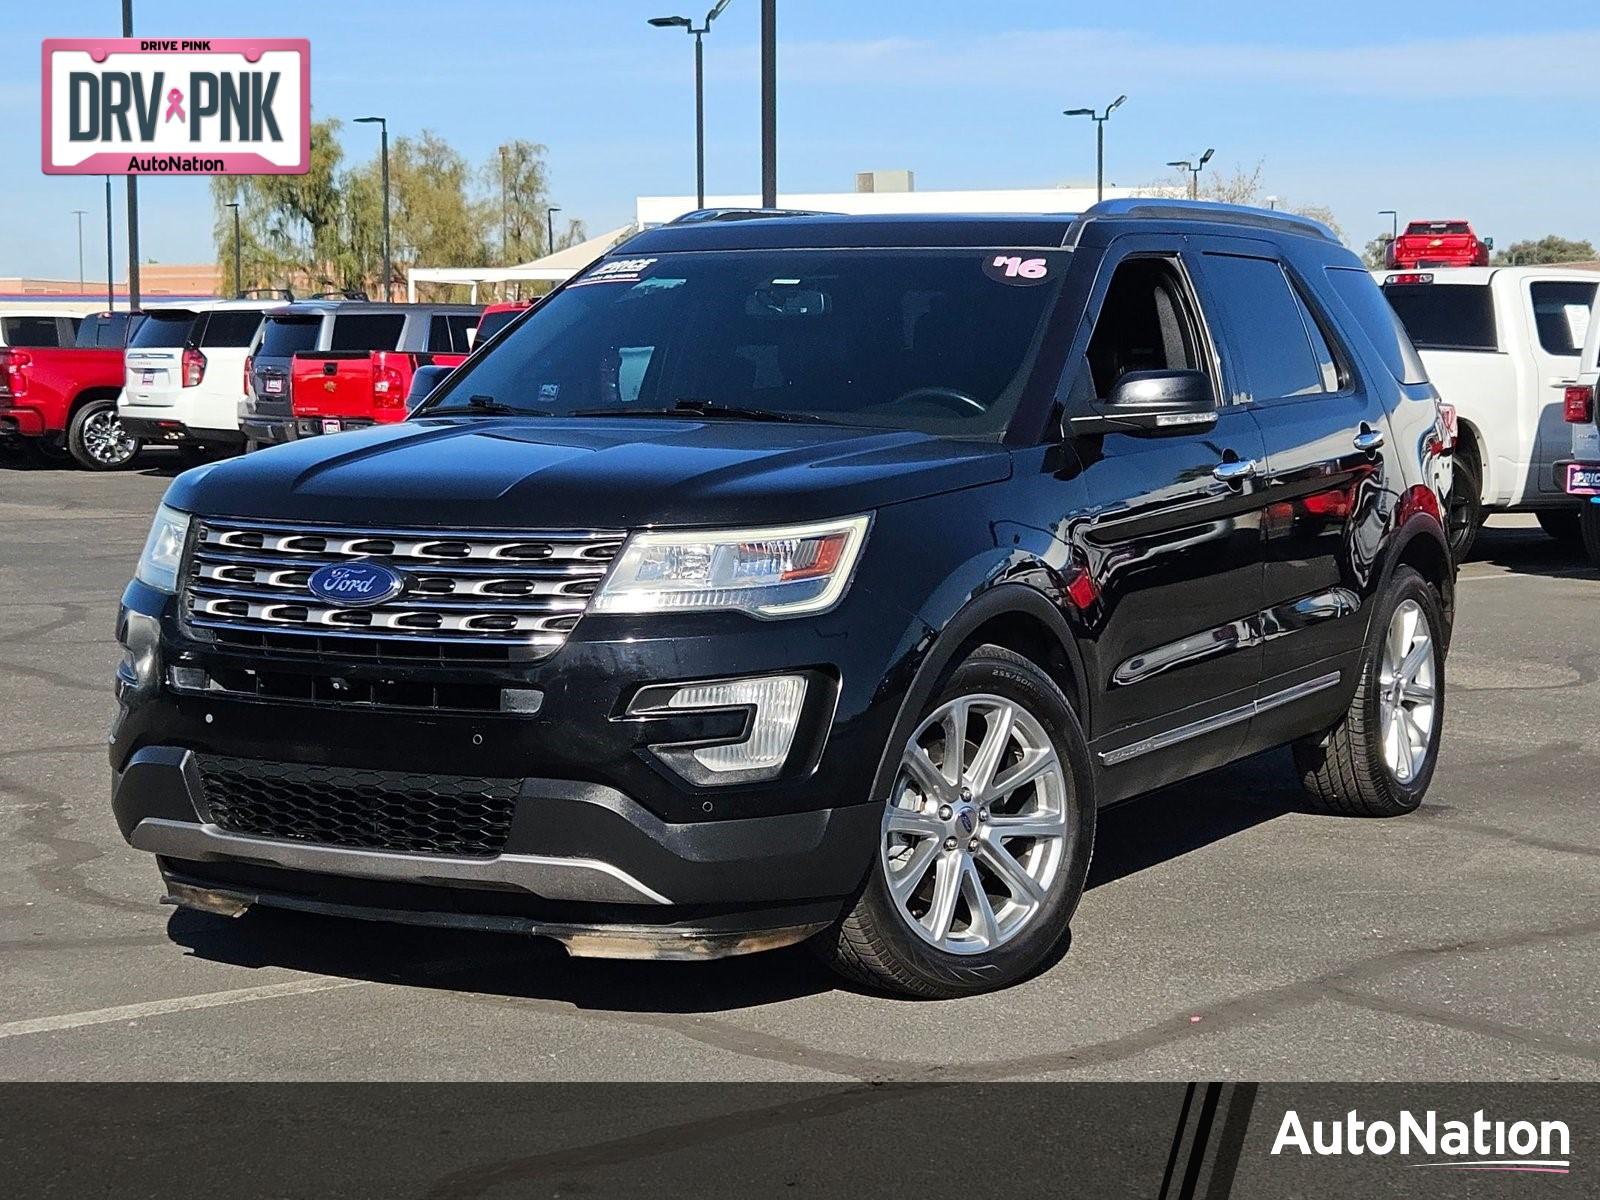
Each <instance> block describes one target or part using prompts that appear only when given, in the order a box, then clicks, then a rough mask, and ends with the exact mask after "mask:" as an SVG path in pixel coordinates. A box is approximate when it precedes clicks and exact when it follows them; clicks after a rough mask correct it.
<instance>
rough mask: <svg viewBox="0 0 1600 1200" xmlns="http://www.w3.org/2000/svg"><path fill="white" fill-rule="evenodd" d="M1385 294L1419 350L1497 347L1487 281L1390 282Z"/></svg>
mask: <svg viewBox="0 0 1600 1200" xmlns="http://www.w3.org/2000/svg"><path fill="white" fill-rule="evenodd" d="M1383 294H1384V295H1385V296H1386V297H1387V298H1388V300H1389V304H1390V307H1392V308H1393V309H1394V311H1395V313H1396V314H1397V315H1398V316H1399V318H1400V323H1401V324H1402V325H1404V326H1405V327H1406V332H1407V333H1408V334H1410V335H1411V342H1412V344H1413V345H1414V346H1416V348H1417V349H1418V350H1475V351H1486V350H1498V349H1499V348H1500V334H1499V330H1498V329H1497V328H1496V326H1495V320H1494V296H1493V295H1492V294H1491V293H1490V291H1489V285H1488V284H1486V283H1450V284H1434V283H1390V284H1385V285H1384V289H1383Z"/></svg>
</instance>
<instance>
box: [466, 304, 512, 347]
mask: <svg viewBox="0 0 1600 1200" xmlns="http://www.w3.org/2000/svg"><path fill="white" fill-rule="evenodd" d="M522 313H523V310H522V309H520V308H503V309H501V310H500V311H499V312H492V313H484V314H483V320H482V321H480V322H479V323H478V338H477V342H476V343H475V344H476V345H482V344H483V343H484V342H487V341H488V340H489V339H490V338H492V337H493V336H494V335H495V334H497V333H499V332H500V331H501V330H502V329H504V328H505V327H506V326H507V325H509V324H511V322H513V321H515V320H516V319H517V318H518V317H520V316H521V315H522Z"/></svg>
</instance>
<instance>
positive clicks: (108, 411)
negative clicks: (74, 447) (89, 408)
mask: <svg viewBox="0 0 1600 1200" xmlns="http://www.w3.org/2000/svg"><path fill="white" fill-rule="evenodd" d="M83 448H84V449H85V450H86V451H88V453H89V457H90V458H92V459H94V461H95V462H97V463H99V464H101V465H102V466H106V467H116V466H121V465H122V464H123V463H125V462H127V461H128V460H129V459H130V458H132V457H133V456H134V455H135V454H136V453H138V450H139V442H138V439H136V438H133V437H130V436H129V435H128V434H127V433H126V432H125V431H124V430H123V428H122V422H121V421H119V420H118V419H117V413H116V410H115V409H112V408H103V409H101V410H100V411H99V412H96V413H91V414H90V415H89V416H88V418H87V419H86V420H85V421H84V422H83Z"/></svg>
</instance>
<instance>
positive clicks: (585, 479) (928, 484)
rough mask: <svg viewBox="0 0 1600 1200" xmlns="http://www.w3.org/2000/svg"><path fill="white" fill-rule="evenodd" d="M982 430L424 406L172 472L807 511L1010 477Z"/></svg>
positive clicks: (588, 512) (202, 495)
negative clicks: (958, 432)
mask: <svg viewBox="0 0 1600 1200" xmlns="http://www.w3.org/2000/svg"><path fill="white" fill-rule="evenodd" d="M1010 473H1011V457H1010V455H1009V454H1008V453H1007V452H1006V451H1005V450H1004V449H1003V448H1002V447H1001V446H999V445H998V444H996V443H992V442H962V441H953V440H950V439H945V438H936V437H932V436H930V435H928V434H922V433H910V432H903V431H893V432H890V431H883V430H866V429H852V428H846V427H841V426H831V425H785V424H778V423H765V422H754V421H720V420H709V421H707V420H695V419H685V420H681V421H680V420H673V419H662V418H650V419H635V420H630V419H627V418H604V419H588V418H577V417H560V418H504V417H495V418H483V417H468V418H434V419H425V420H415V421H406V422H404V423H402V424H399V425H384V426H377V427H374V428H372V429H367V430H361V431H359V432H355V433H343V434H338V435H336V436H331V437H312V438H305V439H302V440H300V441H297V442H291V443H289V444H288V445H284V446H278V447H274V448H272V449H270V450H261V451H257V452H255V453H253V454H249V455H247V456H245V457H242V458H235V459H230V460H228V461H225V462H220V463H216V464H213V465H211V466H206V467H201V468H199V469H197V470H194V471H188V472H185V473H184V474H182V475H180V476H178V478H177V479H176V480H175V481H174V482H173V484H172V488H171V490H170V491H169V492H168V493H167V500H166V502H167V503H168V504H170V505H172V506H173V507H175V508H180V509H183V510H185V511H187V512H195V513H200V514H202V515H207V516H230V517H245V518H257V519H264V520H282V521H307V522H326V523H330V524H339V525H344V524H348V525H358V526H384V525H388V526H396V527H401V526H417V527H444V528H463V529H471V528H496V527H502V528H520V529H580V528H592V529H633V528H638V527H640V526H646V525H689V526H693V525H730V524H738V525H753V524H768V523H778V522H787V521H806V520H816V519H821V518H825V517H836V516H844V515H847V514H850V513H855V512H864V511H866V510H868V509H872V508H876V507H878V506H880V505H885V504H893V503H896V502H898V501H903V500H913V499H917V498H919V497H922V496H931V495H935V494H937V493H940V492H948V491H954V490H956V489H959V488H967V487H974V486H977V485H979V484H984V483H993V482H996V481H998V480H1002V479H1005V478H1006V477H1007V476H1009V475H1010Z"/></svg>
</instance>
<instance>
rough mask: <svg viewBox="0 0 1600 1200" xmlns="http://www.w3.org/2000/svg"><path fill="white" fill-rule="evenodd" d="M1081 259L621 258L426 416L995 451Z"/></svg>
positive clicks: (513, 334) (825, 253)
mask: <svg viewBox="0 0 1600 1200" xmlns="http://www.w3.org/2000/svg"><path fill="white" fill-rule="evenodd" d="M1013 257H1015V258H1016V261H1015V262H1013V261H1012V258H1013ZM996 260H998V265H996ZM1067 261H1068V256H1067V255H1066V254H1065V253H1059V252H1056V253H1039V254H1034V253H1031V252H1030V253H1029V254H1026V255H1020V256H1018V255H1016V254H1015V253H1014V252H1010V251H996V250H980V249H964V250H914V251H913V250H877V249H852V250H848V251H839V250H770V251H749V252H745V251H741V252H739V253H736V254H735V253H726V252H723V253H715V252H710V253H681V254H679V253H673V254H662V255H659V256H657V257H655V258H652V259H644V260H642V261H641V260H629V259H611V260H607V261H606V262H604V263H602V264H600V266H598V267H597V268H595V270H594V271H593V272H591V273H590V274H588V275H586V276H584V277H582V278H580V279H577V280H575V281H574V282H573V283H571V284H569V285H568V286H567V287H566V288H564V289H563V290H562V291H561V292H559V293H558V294H556V295H555V296H552V297H551V298H550V299H549V300H546V301H544V302H543V303H541V304H540V305H539V307H538V308H536V309H534V310H533V311H532V312H531V313H529V314H528V315H527V316H526V317H525V318H524V319H523V321H522V322H521V323H520V324H519V325H517V326H516V327H515V328H514V329H512V330H510V331H508V332H507V333H506V334H505V336H504V337H503V338H502V339H501V340H500V341H499V342H498V343H497V344H496V349H495V351H494V352H493V353H491V354H487V355H485V356H483V357H482V358H481V359H479V360H478V361H477V362H476V363H474V364H472V365H471V366H469V367H464V368H460V369H458V370H457V371H456V372H454V374H453V375H452V377H451V378H452V381H453V382H452V383H450V384H447V385H446V388H445V390H444V391H442V392H441V393H439V395H438V401H437V403H436V404H435V403H430V405H429V406H428V407H427V409H425V410H424V411H440V410H446V411H448V410H451V409H454V408H456V407H457V406H460V407H465V404H466V401H467V398H468V397H470V396H487V397H489V398H490V399H493V400H495V401H498V402H499V403H501V404H505V405H509V406H511V407H513V408H516V409H518V410H522V411H527V412H543V413H552V414H558V415H561V414H571V413H574V412H587V411H589V410H600V411H601V412H604V413H609V412H615V413H617V414H619V415H624V414H626V413H628V412H629V411H636V410H639V409H652V410H656V411H668V410H671V409H672V408H673V407H674V406H675V405H676V404H678V403H679V402H680V401H696V402H699V403H702V404H708V405H720V406H725V407H737V408H745V409H761V410H765V411H767V412H777V413H794V414H810V415H813V416H816V417H818V418H821V419H823V420H827V421H835V422H839V423H842V424H854V425H865V426H876V427H879V428H905V429H920V430H926V431H928V432H934V433H945V432H948V433H950V434H953V435H960V436H972V435H995V434H998V433H1000V432H1001V431H1003V430H1004V429H1005V427H1006V425H1007V424H1008V423H1009V421H1010V417H1011V413H1012V411H1013V410H1014V409H1015V407H1016V404H1017V401H1018V399H1019V398H1020V396H1021V392H1022V387H1023V384H1024V383H1025V382H1026V380H1027V378H1028V375H1029V372H1030V369H1031V367H1032V365H1033V361H1034V357H1035V355H1036V353H1037V347H1038V345H1039V342H1040V340H1041V338H1042V335H1043V327H1044V322H1045V318H1046V316H1047V315H1048V314H1049V312H1050V311H1051V309H1052V308H1053V306H1054V302H1055V297H1056V293H1057V292H1058V290H1059V288H1060V286H1061V284H1060V281H1061V277H1062V276H1063V275H1064V274H1065V267H1066V264H1067ZM591 280H592V282H590V281H591Z"/></svg>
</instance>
